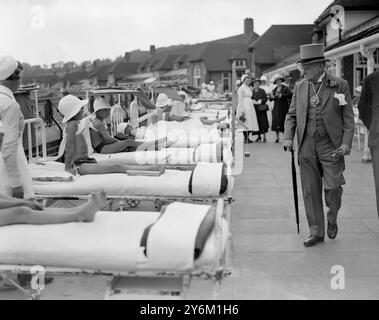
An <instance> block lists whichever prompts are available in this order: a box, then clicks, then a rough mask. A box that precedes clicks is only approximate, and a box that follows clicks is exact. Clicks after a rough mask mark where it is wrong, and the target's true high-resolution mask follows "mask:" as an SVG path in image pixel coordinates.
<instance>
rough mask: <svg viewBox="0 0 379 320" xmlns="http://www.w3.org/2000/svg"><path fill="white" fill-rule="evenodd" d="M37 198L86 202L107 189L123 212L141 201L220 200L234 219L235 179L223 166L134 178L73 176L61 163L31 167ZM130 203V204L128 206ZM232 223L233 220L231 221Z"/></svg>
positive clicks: (207, 165)
mask: <svg viewBox="0 0 379 320" xmlns="http://www.w3.org/2000/svg"><path fill="white" fill-rule="evenodd" d="M29 169H30V172H31V176H32V179H33V182H34V183H33V187H34V192H35V195H36V198H37V199H39V200H43V201H45V202H46V201H47V200H48V199H56V200H57V199H61V200H72V199H86V198H87V197H88V195H89V194H91V193H93V192H96V191H98V190H100V189H103V190H104V191H105V193H106V194H107V197H108V199H109V200H111V202H112V204H114V202H115V201H118V205H119V209H120V210H124V209H125V205H126V204H128V205H129V206H131V207H133V206H137V205H138V204H139V202H140V201H141V200H145V201H153V202H154V203H155V205H156V207H160V206H161V205H162V203H165V202H171V201H187V202H195V203H214V202H216V201H217V199H219V198H223V199H225V200H226V203H227V204H228V210H227V212H228V218H229V219H230V211H231V203H232V200H233V194H232V192H233V188H234V177H232V176H231V168H228V167H226V168H225V165H223V164H221V163H198V164H197V165H196V167H195V168H194V169H193V170H187V171H184V170H167V169H166V170H165V172H164V174H162V175H160V176H156V177H155V176H130V175H127V174H122V173H113V174H98V175H83V176H72V175H71V174H70V173H68V172H66V171H65V170H64V164H63V163H60V162H51V161H49V162H42V163H30V164H29ZM125 202H126V203H125ZM229 221H230V220H229Z"/></svg>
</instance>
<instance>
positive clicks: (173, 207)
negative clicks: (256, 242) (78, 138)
mask: <svg viewBox="0 0 379 320" xmlns="http://www.w3.org/2000/svg"><path fill="white" fill-rule="evenodd" d="M223 209H224V204H223V200H222V199H219V200H218V202H217V207H216V208H212V207H211V206H208V205H196V204H188V203H179V202H176V203H172V204H170V205H168V206H167V208H166V209H165V210H164V212H163V214H161V213H159V212H126V213H125V214H122V215H120V214H119V213H115V212H98V214H97V215H96V217H95V221H94V222H92V223H67V224H59V225H13V226H3V227H0V280H1V279H3V281H2V283H3V284H4V283H12V284H15V285H17V284H16V283H15V282H14V281H13V280H12V276H14V275H15V274H25V273H26V274H30V273H32V274H33V275H34V276H35V279H40V278H39V276H45V275H54V276H79V275H80V276H96V275H102V276H109V277H110V280H109V281H108V284H107V289H106V293H105V298H106V299H135V298H137V299H159V298H164V299H168V298H174V299H177V298H180V294H181V295H182V296H181V297H182V298H185V295H186V293H188V289H189V286H190V282H191V279H192V278H201V279H211V280H212V281H213V284H214V287H213V294H214V298H217V295H218V291H219V288H220V284H221V281H222V279H223V278H224V277H225V276H226V275H228V274H229V273H230V269H228V267H227V265H226V257H227V256H228V255H229V254H230V253H228V252H227V250H228V248H229V247H228V245H227V243H228V239H230V234H229V224H228V222H227V221H226V220H225V218H224V212H223ZM41 214H43V213H41ZM173 226H175V227H173ZM174 239H175V241H173V240H174ZM32 281H33V280H32ZM2 283H1V281H0V286H1V284H2ZM147 285H148V286H150V288H148V290H147V292H146V289H147V288H146V286H147ZM151 287H152V288H151ZM18 288H19V289H20V290H22V291H23V292H24V293H25V294H27V295H28V296H29V297H30V298H31V299H39V298H40V297H41V295H42V293H43V290H44V287H43V286H41V282H39V285H38V284H37V283H36V281H34V282H33V286H32V288H31V289H30V290H29V289H25V288H22V287H20V286H18ZM154 290H155V291H157V292H155V291H154ZM136 293H139V294H136ZM141 294H142V295H141ZM144 294H145V295H144ZM152 294H154V295H152ZM158 294H160V295H162V294H163V297H162V296H159V295H158Z"/></svg>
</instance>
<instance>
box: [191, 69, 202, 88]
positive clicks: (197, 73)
mask: <svg viewBox="0 0 379 320" xmlns="http://www.w3.org/2000/svg"><path fill="white" fill-rule="evenodd" d="M193 85H194V86H195V87H200V86H201V69H200V66H199V65H195V67H194V68H193Z"/></svg>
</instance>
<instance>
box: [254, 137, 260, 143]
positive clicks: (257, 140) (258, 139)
mask: <svg viewBox="0 0 379 320" xmlns="http://www.w3.org/2000/svg"><path fill="white" fill-rule="evenodd" d="M259 141H262V138H261V137H258V138H257V139H256V140H255V141H254V142H259Z"/></svg>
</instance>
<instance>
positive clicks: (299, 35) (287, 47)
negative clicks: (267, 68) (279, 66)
mask: <svg viewBox="0 0 379 320" xmlns="http://www.w3.org/2000/svg"><path fill="white" fill-rule="evenodd" d="M313 28H314V25H313V24H299V25H272V26H271V27H270V28H269V29H268V30H267V31H266V32H265V33H264V34H263V35H262V36H261V37H260V38H258V40H256V41H254V42H253V43H252V44H251V45H250V46H249V48H252V49H254V59H255V63H256V64H275V63H277V62H279V61H280V60H283V59H284V58H286V57H288V56H289V55H291V54H293V53H294V50H295V49H293V48H296V46H297V47H298V46H299V45H301V44H306V43H311V42H312V32H313ZM286 51H287V53H286ZM278 53H279V54H278Z"/></svg>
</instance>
